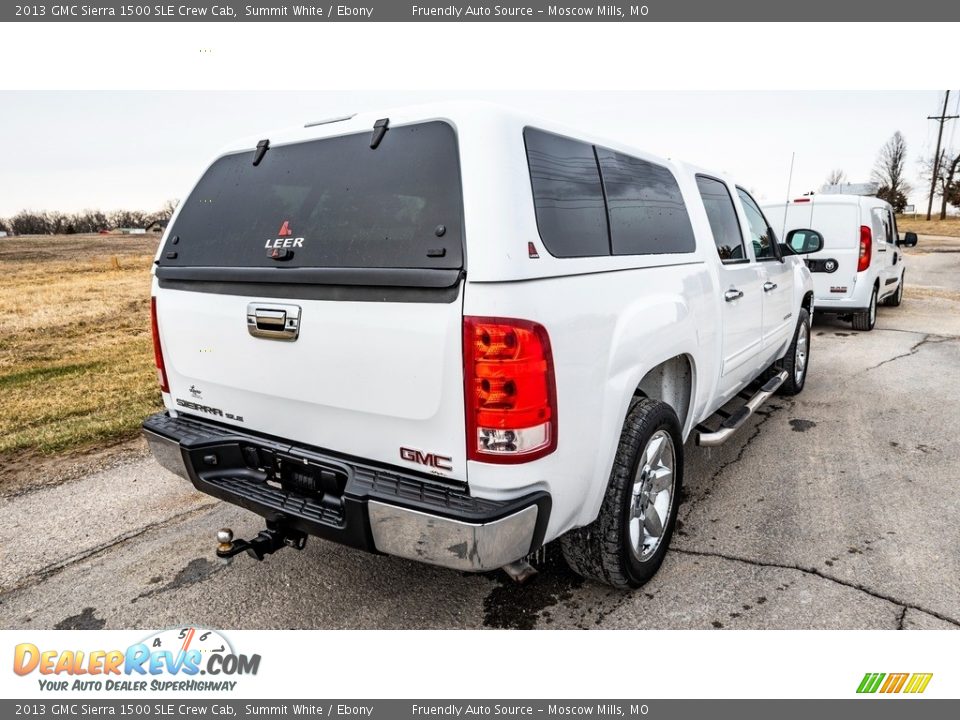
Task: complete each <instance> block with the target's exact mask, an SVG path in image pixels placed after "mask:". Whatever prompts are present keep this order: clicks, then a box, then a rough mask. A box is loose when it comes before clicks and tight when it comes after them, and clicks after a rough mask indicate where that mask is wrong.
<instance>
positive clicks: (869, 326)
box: [853, 288, 877, 332]
mask: <svg viewBox="0 0 960 720" xmlns="http://www.w3.org/2000/svg"><path fill="white" fill-rule="evenodd" d="M876 324H877V289H876V288H874V289H873V293H872V294H871V295H870V307H869V308H867V309H866V310H865V311H863V312H859V313H854V314H853V329H854V330H862V331H864V332H869V331H870V330H873V327H874V325H876Z"/></svg>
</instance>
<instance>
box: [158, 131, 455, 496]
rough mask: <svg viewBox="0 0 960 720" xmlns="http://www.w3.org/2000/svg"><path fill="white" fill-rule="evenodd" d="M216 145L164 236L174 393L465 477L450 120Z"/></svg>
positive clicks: (279, 427)
mask: <svg viewBox="0 0 960 720" xmlns="http://www.w3.org/2000/svg"><path fill="white" fill-rule="evenodd" d="M381 135H382V137H380V139H379V142H378V143H377V144H376V147H373V146H372V143H371V133H370V132H363V133H356V134H352V135H341V136H334V137H327V138H322V139H317V140H310V141H306V142H297V143H291V144H287V145H280V144H277V145H272V146H271V145H270V144H269V143H261V148H260V149H254V148H251V149H250V150H249V152H240V153H232V154H230V155H226V156H224V157H221V158H219V159H218V160H217V161H215V162H214V163H213V165H212V166H211V167H210V168H209V169H208V170H207V172H206V173H205V174H204V175H203V177H202V178H201V180H200V181H199V183H198V184H197V186H196V188H195V189H194V191H193V192H192V193H191V195H190V197H189V198H188V199H187V200H186V201H185V202H184V203H183V205H182V207H181V208H180V209H179V211H178V214H177V216H176V217H175V218H174V220H173V223H172V224H171V227H170V229H169V231H168V233H167V239H166V242H165V243H164V246H163V247H162V248H161V250H160V252H159V254H158V265H157V268H156V271H155V274H156V281H155V286H154V292H155V295H156V309H157V320H158V326H159V331H160V337H161V344H162V347H163V352H164V359H165V363H166V371H167V378H168V382H169V386H170V398H169V401H168V402H169V403H170V407H171V409H174V410H176V411H178V412H181V413H188V414H192V415H197V416H199V417H204V418H206V419H213V420H217V421H219V422H223V423H227V424H231V425H238V426H242V427H244V428H247V429H250V430H254V431H258V432H262V433H266V434H269V435H272V436H275V437H277V438H280V439H284V440H290V441H292V442H295V443H299V444H305V445H313V446H316V447H319V448H322V449H324V450H327V451H331V452H334V453H342V454H345V455H350V456H355V457H357V458H360V459H366V460H372V461H376V462H382V463H388V464H391V465H397V466H400V467H404V468H406V469H410V470H420V471H423V472H430V473H433V474H436V475H442V476H445V477H452V478H456V479H460V480H465V479H466V461H465V458H464V451H465V439H464V422H465V421H464V403H463V360H462V342H463V341H462V332H463V331H462V285H463V277H464V264H463V209H462V206H463V201H462V194H461V189H460V173H459V155H458V147H457V140H456V135H455V132H454V130H453V128H452V127H451V126H450V125H448V124H446V123H444V122H425V123H418V124H414V125H408V126H400V127H390V128H389V130H388V131H387V132H385V133H381Z"/></svg>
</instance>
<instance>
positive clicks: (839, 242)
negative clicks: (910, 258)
mask: <svg viewBox="0 0 960 720" xmlns="http://www.w3.org/2000/svg"><path fill="white" fill-rule="evenodd" d="M764 212H766V213H767V214H768V216H769V218H770V223H771V224H772V225H773V227H774V230H776V231H777V232H780V231H781V228H782V229H783V239H786V234H787V233H789V232H790V231H791V230H794V229H797V228H810V229H812V230H816V231H818V232H819V233H820V234H821V235H823V249H822V250H821V251H820V252H816V253H811V254H810V255H807V256H805V257H806V259H807V260H809V261H812V262H811V263H810V265H811V270H812V271H813V272H812V274H813V292H814V296H815V297H816V299H817V300H818V301H822V302H829V301H831V300H839V299H843V298H848V297H850V296H852V295H853V288H854V286H855V285H856V282H857V260H858V258H859V256H860V206H859V204H858V203H857V202H856V201H853V202H850V203H834V202H826V203H818V202H817V199H816V198H815V197H814V198H810V199H809V200H807V199H803V198H802V199H801V200H799V201H796V200H794V201H792V202H790V203H787V205H786V206H783V205H779V206H774V207H771V208H769V209H767V208H765V209H764Z"/></svg>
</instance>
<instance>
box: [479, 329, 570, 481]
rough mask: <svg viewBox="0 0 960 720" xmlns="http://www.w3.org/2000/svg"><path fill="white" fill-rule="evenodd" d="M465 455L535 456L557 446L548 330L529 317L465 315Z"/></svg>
mask: <svg viewBox="0 0 960 720" xmlns="http://www.w3.org/2000/svg"><path fill="white" fill-rule="evenodd" d="M463 358H464V373H463V376H464V400H465V404H466V409H467V457H468V459H470V460H480V461H482V462H490V463H521V462H529V461H530V460H536V459H537V458H541V457H543V456H544V455H547V454H549V453H551V452H553V451H554V449H556V447H557V393H556V384H555V381H554V374H553V355H552V354H551V351H550V338H549V336H548V335H547V331H546V329H545V328H544V327H543V326H542V325H539V324H538V323H535V322H530V321H528V320H513V319H509V318H489V317H465V318H464V319H463Z"/></svg>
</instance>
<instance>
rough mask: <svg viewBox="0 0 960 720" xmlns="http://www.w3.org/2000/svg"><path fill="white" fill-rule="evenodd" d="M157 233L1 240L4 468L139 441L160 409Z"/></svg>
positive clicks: (0, 440) (0, 449)
mask: <svg viewBox="0 0 960 720" xmlns="http://www.w3.org/2000/svg"><path fill="white" fill-rule="evenodd" d="M156 245H157V238H155V237H139V238H135V237H109V236H105V237H101V236H97V235H79V236H76V235H75V236H66V237H34V238H26V237H18V238H3V239H0V268H2V270H0V273H2V274H0V469H2V468H3V467H4V466H6V465H8V464H10V463H12V461H13V460H14V459H15V457H16V456H18V455H21V454H23V453H27V454H30V453H40V454H45V455H49V454H53V453H58V452H63V451H66V450H78V449H86V448H89V447H92V446H93V445H94V444H97V443H103V442H113V441H119V440H122V439H125V438H127V437H130V436H132V435H134V434H135V433H136V431H137V428H138V427H139V424H140V422H141V421H142V420H143V418H144V416H146V415H147V414H148V413H150V412H152V411H154V410H156V409H158V408H159V407H160V393H159V390H158V388H157V381H156V373H155V371H154V367H153V347H152V344H151V339H150V265H151V263H152V261H153V255H154V252H155V251H156Z"/></svg>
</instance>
